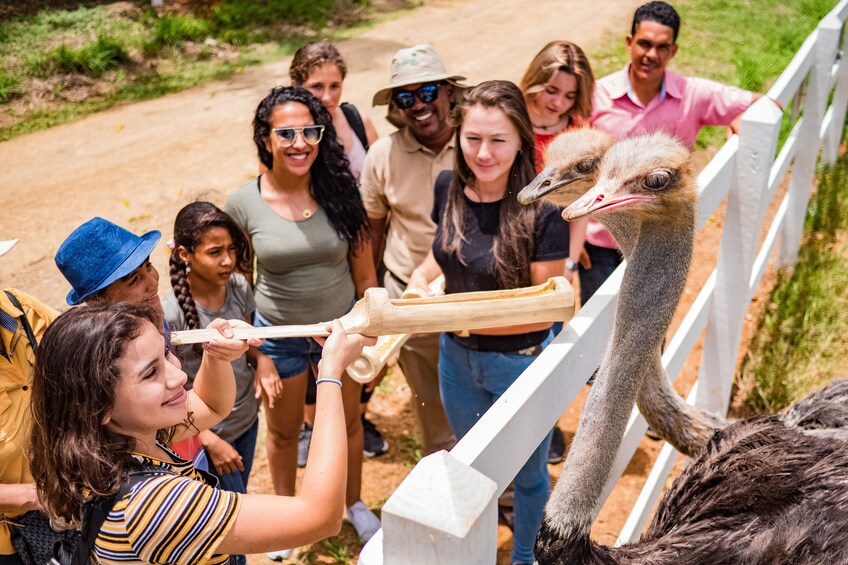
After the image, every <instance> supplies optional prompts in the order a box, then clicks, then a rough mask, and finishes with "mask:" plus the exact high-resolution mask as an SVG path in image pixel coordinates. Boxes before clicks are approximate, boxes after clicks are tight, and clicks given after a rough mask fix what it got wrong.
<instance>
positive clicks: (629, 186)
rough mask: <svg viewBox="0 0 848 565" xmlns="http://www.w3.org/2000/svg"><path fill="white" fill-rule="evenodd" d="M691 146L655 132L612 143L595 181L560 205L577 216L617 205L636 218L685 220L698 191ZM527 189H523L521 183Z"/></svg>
mask: <svg viewBox="0 0 848 565" xmlns="http://www.w3.org/2000/svg"><path fill="white" fill-rule="evenodd" d="M689 156H690V152H689V150H688V149H687V148H686V147H685V146H684V145H683V144H681V143H680V142H679V141H677V140H676V139H674V138H673V137H671V136H669V135H666V134H663V133H655V134H652V135H648V136H641V137H635V138H629V139H625V140H622V141H619V142H618V143H616V144H614V145H613V146H612V147H610V148H609V150H608V151H607V152H606V154H605V155H604V158H603V160H602V161H601V163H600V166H599V167H598V173H597V182H596V184H595V186H594V187H592V188H591V190H589V191H588V192H586V194H584V195H583V196H582V197H580V198H579V199H577V200H575V201H574V202H573V203H571V204H570V205H569V206H568V207H567V208H566V209H565V210H563V213H562V217H563V218H564V219H566V220H569V221H570V220H576V219H578V218H582V217H583V216H597V215H601V214H608V213H610V212H615V211H617V210H621V211H622V212H623V213H626V214H628V215H629V216H631V217H632V218H634V219H636V220H637V221H640V222H651V221H664V222H675V221H677V220H680V221H683V220H684V219H685V217H686V216H688V215H691V213H690V214H684V215H682V216H681V214H680V212H682V211H683V210H684V209H688V210H690V211H691V210H694V202H695V199H696V197H697V190H696V187H695V182H694V178H693V176H692V173H691V170H690V169H691V165H690V162H689ZM524 190H527V189H524Z"/></svg>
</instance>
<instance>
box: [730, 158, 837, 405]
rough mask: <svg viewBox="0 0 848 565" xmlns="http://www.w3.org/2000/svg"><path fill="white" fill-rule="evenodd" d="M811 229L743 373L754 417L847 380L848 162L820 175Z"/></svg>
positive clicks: (780, 282)
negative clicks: (835, 380)
mask: <svg viewBox="0 0 848 565" xmlns="http://www.w3.org/2000/svg"><path fill="white" fill-rule="evenodd" d="M805 229H806V237H805V241H804V243H803V245H802V247H801V249H800V251H799V257H798V264H797V265H796V267H795V269H794V270H792V271H781V272H780V273H779V274H778V278H777V283H776V285H775V287H774V289H773V290H772V292H771V294H770V295H769V299H768V304H767V306H766V308H765V311H764V312H763V314H762V317H761V318H760V320H759V322H758V327H757V332H756V334H755V336H754V338H753V339H752V340H751V343H750V344H749V348H748V353H747V354H746V356H745V359H744V360H743V362H742V365H741V367H740V370H739V373H738V374H737V382H738V383H739V385H740V388H741V389H742V390H743V391H744V392H746V393H747V398H746V404H747V405H748V407H749V408H751V409H752V410H754V411H755V412H763V411H765V412H775V411H777V410H780V409H782V408H784V407H786V406H787V405H789V404H790V403H792V402H793V401H795V400H797V399H798V398H800V397H801V396H803V395H804V394H806V393H808V392H810V391H811V390H813V389H816V388H820V387H822V386H824V385H825V384H826V383H827V382H828V381H829V380H830V379H831V378H833V377H834V376H845V375H844V371H845V369H846V363H845V359H846V355H848V340H846V339H845V336H846V335H848V316H846V315H845V314H846V312H848V156H844V155H843V156H842V157H840V158H839V160H838V161H837V163H836V164H834V165H832V166H829V167H825V168H823V170H822V171H821V172H820V174H819V186H818V189H817V191H816V193H815V194H814V195H813V196H812V198H811V201H810V207H809V210H808V214H807V221H806V226H805ZM840 373H842V374H841V375H840Z"/></svg>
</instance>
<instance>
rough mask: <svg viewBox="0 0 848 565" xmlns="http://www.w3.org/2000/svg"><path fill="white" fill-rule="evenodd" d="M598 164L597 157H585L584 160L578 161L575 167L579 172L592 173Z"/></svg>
mask: <svg viewBox="0 0 848 565" xmlns="http://www.w3.org/2000/svg"><path fill="white" fill-rule="evenodd" d="M597 166H598V160H597V159H583V160H582V161H580V162H579V163H577V166H576V167H575V169H577V172H578V173H583V174H586V173H591V172H592V171H594V170H595V169H596V168H597Z"/></svg>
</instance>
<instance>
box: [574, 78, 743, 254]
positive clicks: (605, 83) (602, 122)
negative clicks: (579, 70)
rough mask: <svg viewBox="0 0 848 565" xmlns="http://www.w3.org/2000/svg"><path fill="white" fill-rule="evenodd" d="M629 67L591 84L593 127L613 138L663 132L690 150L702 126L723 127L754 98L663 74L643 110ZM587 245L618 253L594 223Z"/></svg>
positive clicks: (731, 89)
mask: <svg viewBox="0 0 848 565" xmlns="http://www.w3.org/2000/svg"><path fill="white" fill-rule="evenodd" d="M629 70H630V64H629V63H628V64H627V66H625V67H624V68H623V69H622V70H620V71H618V72H615V73H612V74H611V75H608V76H605V77H604V78H602V79H601V80H599V81H598V82H597V83H596V84H595V93H594V97H593V99H592V120H591V124H592V125H593V126H594V127H596V128H599V129H602V130H604V131H606V132H608V133H609V134H610V135H612V136H613V138H615V139H623V138H625V137H631V136H634V135H642V134H648V133H654V132H656V131H664V132H666V133H669V134H671V135H673V136H675V137H677V138H678V139H679V140H680V141H682V142H683V143H685V144H686V145H688V146H689V147H692V146H693V145H695V139H696V138H697V137H698V132H699V131H700V130H701V128H702V127H703V126H726V125H730V122H732V121H733V120H734V118H736V116H738V115H739V114H741V113H742V112H744V111H745V110H746V109H747V108H748V106H750V105H751V100H752V99H753V94H752V93H751V92H749V91H747V90H742V89H741V88H737V87H735V86H727V85H726V84H721V83H718V82H715V81H712V80H708V79H705V78H698V77H684V76H681V75H679V74H677V73H673V72H671V71H666V72H665V78H664V83H663V91H662V92H661V93H660V94H658V95H657V96H655V97H654V98H653V100H651V101H650V102H649V103H648V105H647V106H645V105H643V104H642V103H641V102H640V101H639V99H638V98H636V96H635V95H632V94H631V92H630V78H629V75H628V72H629ZM586 241H588V242H589V243H591V244H592V245H598V246H600V247H607V248H617V247H618V245H617V244H616V242H615V239H613V237H612V236H611V235H610V234H609V232H607V230H606V229H604V227H603V226H602V225H601V224H600V223H599V222H597V221H594V220H592V221H590V222H589V227H588V228H587V229H586Z"/></svg>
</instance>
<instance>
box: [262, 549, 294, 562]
mask: <svg viewBox="0 0 848 565" xmlns="http://www.w3.org/2000/svg"><path fill="white" fill-rule="evenodd" d="M291 554H292V550H291V549H281V550H279V551H271V552H270V553H266V554H265V557H267V558H268V559H270V560H271V561H282V560H283V559H288V558H289V557H291Z"/></svg>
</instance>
